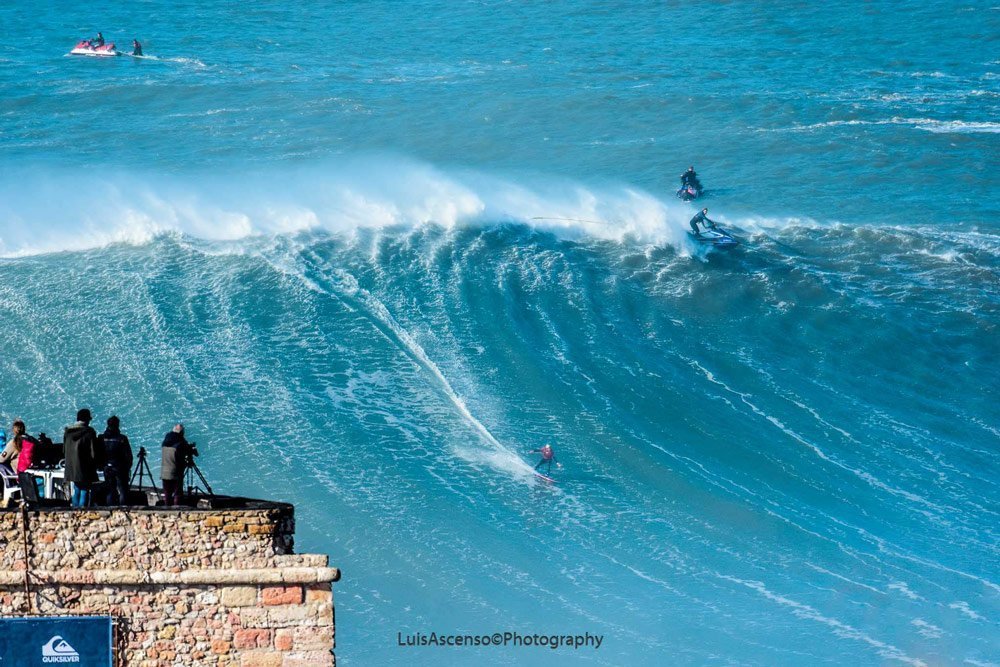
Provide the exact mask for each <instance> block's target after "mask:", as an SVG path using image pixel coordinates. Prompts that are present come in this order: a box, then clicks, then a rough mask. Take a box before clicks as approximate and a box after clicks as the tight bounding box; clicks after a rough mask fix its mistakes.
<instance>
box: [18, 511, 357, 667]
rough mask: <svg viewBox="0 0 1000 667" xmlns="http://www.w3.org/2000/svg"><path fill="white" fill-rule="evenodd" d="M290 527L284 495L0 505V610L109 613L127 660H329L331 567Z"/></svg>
mask: <svg viewBox="0 0 1000 667" xmlns="http://www.w3.org/2000/svg"><path fill="white" fill-rule="evenodd" d="M25 519H26V521H25ZM293 532H294V519H293V510H292V508H291V506H289V505H275V504H265V506H263V507H260V508H255V509H239V510H191V509H182V510H170V509H162V508H157V509H146V508H135V509H113V510H112V509H109V510H100V511H91V510H70V509H67V508H58V509H52V510H33V511H29V512H27V513H26V514H25V513H22V512H20V511H17V510H11V511H0V615H3V616H22V615H26V614H40V615H110V616H112V617H114V618H115V620H116V636H117V639H116V644H117V647H118V650H117V658H118V664H121V665H129V666H130V667H131V666H134V667H140V666H141V667H154V666H155V667H160V666H166V665H199V666H201V665H211V666H212V667H223V666H231V667H252V666H268V667H292V666H301V667H304V666H306V665H309V666H313V665H333V664H334V657H333V651H332V649H333V645H334V614H333V593H332V590H331V582H333V581H336V580H337V579H338V578H339V572H338V571H337V570H336V569H334V568H330V567H327V558H326V556H323V555H316V554H292V553H291V548H292V536H293ZM25 551H27V558H25Z"/></svg>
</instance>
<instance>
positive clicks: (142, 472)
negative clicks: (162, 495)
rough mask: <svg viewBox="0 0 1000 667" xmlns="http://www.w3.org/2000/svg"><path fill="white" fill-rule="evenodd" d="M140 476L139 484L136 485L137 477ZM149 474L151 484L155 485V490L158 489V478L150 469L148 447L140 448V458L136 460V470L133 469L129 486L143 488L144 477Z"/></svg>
mask: <svg viewBox="0 0 1000 667" xmlns="http://www.w3.org/2000/svg"><path fill="white" fill-rule="evenodd" d="M136 475H138V476H139V486H135V477H136ZM146 475H149V485H150V486H151V487H153V490H154V491H158V490H159V489H157V488H156V478H155V477H153V472H152V471H151V470H150V469H149V462H148V461H146V448H145V447H140V448H139V460H138V461H136V462H135V470H133V471H132V479H130V480H129V482H128V485H129V488H133V487H134V488H137V489H141V488H142V478H143V477H144V476H146Z"/></svg>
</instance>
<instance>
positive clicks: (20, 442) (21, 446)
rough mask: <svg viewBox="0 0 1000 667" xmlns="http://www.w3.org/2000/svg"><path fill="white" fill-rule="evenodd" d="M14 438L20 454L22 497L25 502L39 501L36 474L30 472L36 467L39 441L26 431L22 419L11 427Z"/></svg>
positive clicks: (19, 466)
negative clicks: (36, 448)
mask: <svg viewBox="0 0 1000 667" xmlns="http://www.w3.org/2000/svg"><path fill="white" fill-rule="evenodd" d="M10 430H11V432H12V433H13V434H14V438H13V439H12V440H11V443H15V444H16V446H17V449H18V450H19V451H20V455H19V456H18V457H17V483H18V485H20V487H21V498H22V499H23V500H24V501H25V502H36V503H37V502H38V487H37V486H35V476H34V475H32V474H31V473H30V472H28V469H29V468H32V467H34V455H35V446H36V445H37V444H38V441H37V440H35V439H34V438H32V437H31V436H30V435H28V434H27V433H26V429H25V427H24V422H23V421H21V420H20V419H17V420H15V421H14V423H13V424H11V427H10Z"/></svg>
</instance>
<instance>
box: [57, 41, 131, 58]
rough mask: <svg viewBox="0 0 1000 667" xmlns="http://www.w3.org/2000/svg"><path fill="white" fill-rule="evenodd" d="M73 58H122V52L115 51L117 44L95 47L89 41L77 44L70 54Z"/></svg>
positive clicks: (111, 43) (110, 43)
mask: <svg viewBox="0 0 1000 667" xmlns="http://www.w3.org/2000/svg"><path fill="white" fill-rule="evenodd" d="M69 54H70V55H71V56H98V57H106V56H120V55H121V52H119V51H116V50H115V43H114V42H108V43H107V44H105V45H104V46H94V45H93V43H91V41H90V40H89V39H84V40H81V41H80V42H77V44H76V46H74V47H73V50H72V51H70V52H69Z"/></svg>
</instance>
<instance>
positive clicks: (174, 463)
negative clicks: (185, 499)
mask: <svg viewBox="0 0 1000 667" xmlns="http://www.w3.org/2000/svg"><path fill="white" fill-rule="evenodd" d="M193 451H194V450H193V449H192V447H191V445H189V444H188V441H187V440H185V439H184V424H176V425H175V426H174V428H173V429H172V430H171V431H170V432H169V433H167V435H166V437H164V438H163V459H162V461H161V463H160V479H161V480H163V504H164V505H166V506H167V507H172V506H176V505H180V503H181V491H182V489H183V487H184V469H185V468H186V467H187V461H188V459H189V458H190V457H191V454H192V453H193Z"/></svg>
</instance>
